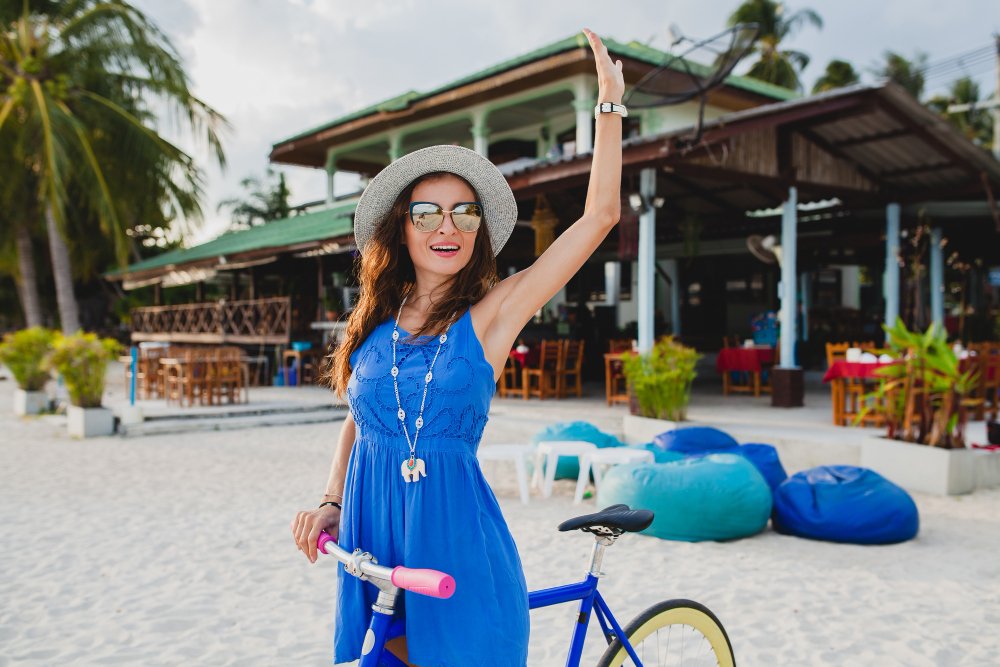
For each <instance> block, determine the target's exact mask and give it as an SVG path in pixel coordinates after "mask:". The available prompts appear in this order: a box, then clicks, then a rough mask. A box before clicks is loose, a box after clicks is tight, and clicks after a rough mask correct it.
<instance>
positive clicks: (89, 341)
mask: <svg viewBox="0 0 1000 667" xmlns="http://www.w3.org/2000/svg"><path fill="white" fill-rule="evenodd" d="M118 352H119V345H118V342H117V341H115V340H113V339H111V338H103V339H102V338H98V337H97V336H96V335H95V334H92V333H83V332H79V333H75V334H73V335H72V336H57V337H56V340H55V343H54V344H53V346H52V353H51V354H50V355H49V360H48V364H49V366H50V367H51V368H54V369H55V370H56V371H58V372H59V374H60V375H61V376H62V378H63V381H64V382H65V383H66V390H67V391H68V392H69V400H70V405H69V407H67V408H66V417H67V423H68V427H69V434H70V435H71V436H73V437H77V438H89V437H93V436H98V435H110V434H112V433H113V432H114V415H113V414H112V412H111V410H109V409H107V408H104V407H101V399H102V397H103V396H104V377H105V374H106V372H107V367H108V362H109V361H111V359H113V358H114V357H115V355H117V354H118Z"/></svg>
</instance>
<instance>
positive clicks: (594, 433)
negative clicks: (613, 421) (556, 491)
mask: <svg viewBox="0 0 1000 667" xmlns="http://www.w3.org/2000/svg"><path fill="white" fill-rule="evenodd" d="M551 440H582V441H584V442H589V443H592V444H594V445H596V446H597V447H598V448H604V447H622V446H624V444H625V443H623V442H622V441H621V440H619V439H618V438H616V437H615V436H613V435H611V434H609V433H605V432H604V431H602V430H600V429H598V428H597V427H596V426H594V425H593V424H591V423H589V422H584V421H577V422H559V423H558V424H553V425H552V426H549V427H548V428H546V429H544V430H542V431H540V432H538V433H537V434H536V435H535V437H534V439H533V442H534V444H536V445H537V444H538V443H540V442H549V441H551ZM579 476H580V459H578V458H577V457H575V456H560V457H559V462H558V464H556V479H576V478H577V477H579Z"/></svg>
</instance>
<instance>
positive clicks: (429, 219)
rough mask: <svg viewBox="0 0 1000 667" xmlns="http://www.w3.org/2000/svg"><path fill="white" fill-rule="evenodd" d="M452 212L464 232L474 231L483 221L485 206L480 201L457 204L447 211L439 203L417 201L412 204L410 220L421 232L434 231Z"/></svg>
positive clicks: (456, 224)
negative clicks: (447, 214)
mask: <svg viewBox="0 0 1000 667" xmlns="http://www.w3.org/2000/svg"><path fill="white" fill-rule="evenodd" d="M445 213H451V220H452V222H454V223H455V226H456V227H458V228H459V229H460V230H461V231H463V232H474V231H476V230H477V229H479V223H481V222H482V221H483V207H482V204H480V203H479V202H465V203H462V204H456V205H455V208H454V209H452V210H450V211H446V210H444V209H443V208H441V206H440V205H439V204H434V203H432V202H427V201H415V202H413V203H411V204H410V220H411V221H413V226H414V227H416V228H417V229H418V230H419V231H421V232H433V231H434V230H436V229H437V228H438V227H440V226H441V225H442V224H443V223H444V214H445Z"/></svg>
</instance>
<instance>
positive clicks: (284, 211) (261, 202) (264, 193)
mask: <svg viewBox="0 0 1000 667" xmlns="http://www.w3.org/2000/svg"><path fill="white" fill-rule="evenodd" d="M275 175H277V177H278V178H277V181H275ZM240 187H241V188H243V191H244V195H243V197H242V198H238V197H234V198H232V199H226V200H223V201H221V202H219V209H218V210H220V211H221V210H222V209H224V208H228V209H231V211H230V213H231V216H232V224H231V225H230V228H231V229H234V230H238V229H249V228H250V227H254V226H256V225H262V224H264V223H266V222H270V221H271V220H280V219H282V218H287V217H288V216H289V215H290V214H291V210H292V209H291V207H290V206H289V205H288V197H289V195H290V194H291V193H290V192H289V191H288V186H287V185H286V184H285V175H284V174H281V173H278V174H275V172H274V170H273V169H268V170H267V181H266V182H264V183H262V182H261V181H260V179H258V178H256V177H253V176H248V177H247V178H244V179H243V180H242V181H240Z"/></svg>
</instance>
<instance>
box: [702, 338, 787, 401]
mask: <svg viewBox="0 0 1000 667" xmlns="http://www.w3.org/2000/svg"><path fill="white" fill-rule="evenodd" d="M772 365H774V348H772V347H770V346H761V347H725V348H722V349H721V350H719V356H718V357H716V359H715V370H716V371H718V372H719V374H721V375H722V394H723V395H724V396H728V395H729V392H731V391H734V392H747V393H750V392H753V395H754V396H760V392H761V390H762V389H763V390H765V391H770V389H769V387H768V386H767V385H762V383H761V374H762V373H763V371H764V369H765V368H767V367H768V366H772ZM733 373H746V374H747V376H748V377H749V382H747V383H746V384H737V385H733V384H732V383H731V376H732V374H733Z"/></svg>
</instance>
